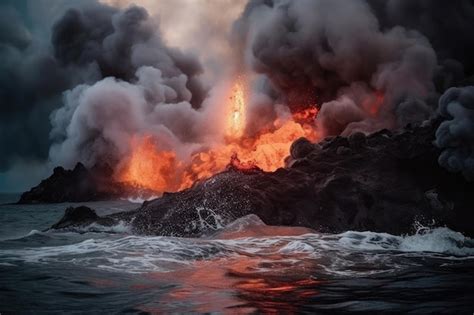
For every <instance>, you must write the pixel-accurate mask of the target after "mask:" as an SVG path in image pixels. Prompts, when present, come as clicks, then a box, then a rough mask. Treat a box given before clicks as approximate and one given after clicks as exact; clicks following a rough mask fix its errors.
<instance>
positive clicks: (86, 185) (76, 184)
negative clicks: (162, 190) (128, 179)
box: [18, 163, 153, 204]
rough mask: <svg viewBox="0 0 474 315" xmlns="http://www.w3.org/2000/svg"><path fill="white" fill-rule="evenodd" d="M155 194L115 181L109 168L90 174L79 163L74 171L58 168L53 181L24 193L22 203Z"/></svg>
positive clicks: (109, 198)
mask: <svg viewBox="0 0 474 315" xmlns="http://www.w3.org/2000/svg"><path fill="white" fill-rule="evenodd" d="M152 194H153V192H150V191H149V190H146V189H139V188H137V187H133V186H129V185H127V184H124V183H119V182H116V181H113V180H112V170H111V168H110V167H108V166H100V167H99V166H96V167H94V168H92V169H90V170H88V169H87V168H86V167H85V166H84V165H83V164H82V163H77V164H76V166H75V167H74V169H72V170H65V169H64V168H62V167H56V168H55V169H54V171H53V174H52V175H51V176H50V177H48V178H47V179H45V180H43V181H41V183H40V184H39V185H38V186H36V187H33V188H32V189H31V190H30V191H27V192H25V193H23V194H22V195H21V197H20V200H19V201H18V203H20V204H33V203H59V202H85V201H97V200H111V199H117V198H120V197H123V196H127V195H145V196H146V195H152Z"/></svg>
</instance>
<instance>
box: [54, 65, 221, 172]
mask: <svg viewBox="0 0 474 315" xmlns="http://www.w3.org/2000/svg"><path fill="white" fill-rule="evenodd" d="M186 84H187V77H186V76H185V75H184V74H180V75H179V76H176V77H172V78H167V77H164V74H163V72H162V71H161V70H160V69H157V68H154V67H151V66H143V67H141V68H139V69H138V70H137V72H136V79H134V80H132V82H126V81H123V80H119V79H116V78H112V77H109V78H105V79H103V80H101V81H99V82H97V83H95V84H94V85H80V86H78V87H76V88H74V89H73V90H71V91H68V92H67V93H66V95H65V105H64V107H62V108H60V109H59V110H57V111H55V112H54V113H53V115H52V117H51V122H52V125H53V130H52V132H51V134H52V136H53V139H54V140H55V142H54V144H53V145H52V147H51V151H50V157H51V160H52V161H53V164H56V165H57V164H61V165H66V166H68V167H72V166H73V165H74V164H75V163H76V162H77V161H82V162H83V163H85V164H86V165H87V166H93V165H96V164H97V163H109V164H112V165H114V164H115V163H118V162H120V159H121V158H123V157H125V156H128V155H129V153H130V152H129V150H130V142H131V141H132V139H133V138H134V137H140V136H151V137H153V139H154V140H155V142H156V143H158V144H159V149H161V150H173V151H174V152H176V153H178V155H179V156H180V157H183V159H184V158H185V157H186V156H189V155H190V153H191V151H192V150H194V149H196V143H202V142H204V138H205V137H206V136H209V137H211V136H212V135H216V134H218V132H217V130H219V129H220V128H219V127H220V126H218V125H217V124H216V125H214V126H213V125H209V124H208V121H207V119H212V115H213V114H215V113H217V111H216V110H214V109H212V107H209V106H206V108H207V109H208V111H206V110H199V111H198V110H195V109H194V108H192V105H191V103H190V99H191V93H190V91H189V90H188V89H187V87H186ZM209 110H211V112H209ZM206 141H210V139H206Z"/></svg>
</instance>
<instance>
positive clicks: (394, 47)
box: [0, 0, 474, 178]
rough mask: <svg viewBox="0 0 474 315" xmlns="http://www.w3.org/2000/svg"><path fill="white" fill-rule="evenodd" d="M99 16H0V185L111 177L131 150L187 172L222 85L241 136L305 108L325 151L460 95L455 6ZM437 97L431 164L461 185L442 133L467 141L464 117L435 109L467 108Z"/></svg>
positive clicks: (278, 6) (384, 4) (471, 13)
mask: <svg viewBox="0 0 474 315" xmlns="http://www.w3.org/2000/svg"><path fill="white" fill-rule="evenodd" d="M101 2H108V3H109V4H104V3H101ZM101 2H97V1H96V0H85V1H80V2H65V1H59V0H37V1H27V2H25V5H19V4H18V3H20V2H18V1H7V0H5V1H4V2H2V4H0V58H2V63H1V65H0V148H1V149H2V152H1V153H2V154H0V172H4V171H5V170H7V169H12V168H11V167H12V164H14V163H17V164H18V165H20V164H21V165H25V164H28V163H30V162H32V161H35V163H31V165H42V163H44V162H45V161H46V160H50V161H51V162H52V163H51V165H57V164H60V165H64V166H72V164H74V163H75V162H76V161H82V162H84V163H86V164H87V165H93V164H95V163H98V162H100V161H104V160H105V161H110V162H111V163H114V162H116V160H117V159H119V157H120V156H121V155H123V154H125V153H126V151H127V150H128V149H129V142H130V140H131V139H132V138H133V137H134V136H135V135H144V134H148V135H152V136H153V137H154V138H155V139H156V140H157V143H158V142H159V145H160V146H161V147H162V149H164V150H167V149H172V150H173V151H175V152H176V153H177V154H178V155H182V156H183V157H186V156H189V152H191V151H194V150H196V149H199V147H201V146H203V145H205V144H206V143H209V142H212V141H218V139H217V140H216V138H219V136H220V134H219V131H221V129H222V128H219V127H220V126H218V123H219V119H217V118H215V117H218V115H219V111H220V110H222V108H219V104H218V103H219V102H215V101H214V99H213V98H215V99H219V100H222V99H226V97H225V96H224V95H217V94H214V95H213V93H220V89H219V87H220V86H219V85H218V84H216V82H218V83H222V85H225V84H226V82H227V81H228V80H231V79H232V78H231V77H230V76H229V73H231V74H232V75H234V74H235V70H239V71H242V72H243V73H245V74H246V78H247V79H248V81H251V83H252V86H251V89H250V91H249V92H251V93H250V95H249V106H248V113H247V114H248V117H247V134H252V133H258V132H259V130H260V129H265V128H267V129H271V127H272V124H273V122H274V120H275V118H276V117H279V116H280V115H281V113H285V115H287V116H288V115H289V114H288V110H287V106H288V107H289V108H290V109H291V110H292V111H295V110H297V109H300V108H304V107H307V106H312V105H315V104H316V105H317V106H318V107H319V108H320V111H319V114H318V116H317V119H316V126H317V128H319V129H320V131H321V133H323V134H326V135H336V134H342V135H349V134H351V133H354V132H356V131H362V132H366V133H367V132H371V131H375V130H378V129H381V128H392V129H393V128H398V127H402V126H404V125H406V124H407V123H413V122H420V121H423V120H425V119H427V118H429V117H430V116H431V115H433V113H434V112H435V108H436V106H437V103H438V98H439V95H441V94H442V93H443V92H444V91H445V90H446V89H447V88H449V87H452V86H466V85H472V84H473V83H472V82H473V78H474V76H473V74H474V61H473V60H472V55H473V53H474V42H473V41H472V40H470V36H471V34H472V33H473V32H474V24H472V22H471V21H472V20H473V17H474V4H473V3H472V1H469V0H459V1H455V2H448V1H443V0H431V1H429V0H416V1H415V0H414V1H404V0H389V1H385V0H353V1H345V0H298V1H290V0H250V1H248V2H247V4H246V6H245V7H244V1H243V0H242V1H230V0H226V1H219V4H216V5H213V4H212V3H211V2H205V3H201V2H198V1H196V2H192V1H191V2H188V1H185V0H177V1H166V0H163V1H151V0H139V1H138V2H139V3H143V4H146V6H147V7H149V8H150V9H151V10H150V11H147V10H145V9H143V8H141V7H138V6H134V5H132V6H130V5H129V3H128V2H129V1H127V0H108V1H105V0H103V1H101ZM111 4H113V5H111ZM227 6H229V8H230V9H229V10H227V11H226V12H225V13H224V12H223V11H224V8H225V7H227ZM242 10H243V12H242V14H241V16H240V18H238V19H237V21H235V23H234V24H233V27H232V30H231V31H232V34H231V36H229V26H230V25H231V24H232V19H234V18H235V17H236V16H237V15H238V13H239V12H240V11H242ZM32 12H33V13H34V14H33V13H32ZM189 15H192V18H189V19H188V18H186V17H187V16H189ZM183 19H184V20H185V21H183ZM211 21H213V24H212V25H211ZM160 26H161V28H162V27H165V30H164V31H163V34H162V33H161V31H160ZM194 29H199V32H196V31H193V32H191V31H190V30H194ZM162 30H163V29H162ZM228 40H229V41H228ZM170 43H171V45H170ZM229 43H230V46H229ZM175 46H177V47H179V48H183V47H184V49H182V50H181V49H178V48H175ZM189 51H192V52H193V54H190V52H189ZM199 60H200V61H203V62H200V61H199ZM232 71H234V73H233V72H232ZM209 73H211V75H209ZM211 77H212V79H213V80H212V81H208V79H209V78H211ZM216 85H217V88H214V89H212V90H211V89H210V88H211V87H215V86H216ZM223 90H225V89H223ZM65 91H66V92H65ZM211 91H212V92H211ZM452 91H454V90H450V91H449V92H447V94H446V95H445V96H444V97H443V98H442V99H441V101H440V112H441V113H442V114H443V115H445V116H446V117H447V118H448V120H447V121H446V122H445V123H443V125H442V127H441V128H440V130H439V131H438V140H437V144H438V145H439V146H440V147H442V148H444V149H445V151H444V153H443V155H442V157H441V158H440V163H441V164H442V165H444V166H446V167H448V168H449V169H452V170H457V171H463V172H464V174H465V175H466V174H467V175H466V176H467V177H470V176H472V175H469V174H472V171H470V170H469V169H470V166H469V165H471V164H470V163H471V162H470V161H471V160H470V159H472V146H471V147H469V146H468V145H467V144H468V143H470V142H469V141H471V140H469V141H467V140H466V141H464V140H462V141H461V140H460V139H466V137H468V136H467V135H462V136H460V135H461V134H463V132H461V131H456V130H468V127H467V126H469V124H468V123H466V122H465V119H466V117H468V116H469V115H467V113H470V112H469V110H470V109H469V108H470V107H469V106H470V105H469V106H468V105H467V104H470V103H469V102H470V101H469V102H468V101H465V99H468V97H467V96H462V97H461V96H459V97H458V96H456V97H454V96H450V95H454V94H456V93H457V94H456V95H469V94H471V93H472V92H470V91H471V90H470V88H469V89H467V88H466V89H465V90H461V91H463V92H459V91H458V90H455V91H458V92H456V93H455V92H452ZM448 96H449V97H448ZM447 100H449V102H448V101H447ZM443 104H445V105H443ZM450 104H451V105H450ZM453 104H454V105H453ZM221 105H222V104H221ZM221 107H222V106H221ZM443 108H444V109H443ZM453 108H454V109H453ZM461 112H462V113H463V114H464V117H463V116H462V115H461V114H460V113H461ZM469 117H470V116H469ZM460 126H463V127H462V128H461V127H460ZM469 139H470V138H469ZM460 143H461V144H462V145H460ZM466 148H468V149H466ZM14 169H19V168H18V167H14ZM9 174H10V173H9ZM0 177H1V173H0ZM9 178H10V175H9Z"/></svg>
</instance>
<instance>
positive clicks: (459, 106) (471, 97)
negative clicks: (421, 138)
mask: <svg viewBox="0 0 474 315" xmlns="http://www.w3.org/2000/svg"><path fill="white" fill-rule="evenodd" d="M439 113H440V114H441V116H442V117H444V118H445V121H443V122H442V123H441V125H440V126H439V128H438V130H437V131H436V141H435V143H436V145H437V146H438V147H439V148H441V149H443V151H442V153H441V155H440V157H439V163H440V165H441V166H443V167H445V168H447V169H448V170H450V171H452V172H461V173H462V174H463V175H464V177H465V178H466V179H468V180H474V86H469V87H464V88H451V89H449V90H447V91H446V93H444V94H443V96H442V97H441V98H440V100H439Z"/></svg>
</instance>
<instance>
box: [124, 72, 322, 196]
mask: <svg viewBox="0 0 474 315" xmlns="http://www.w3.org/2000/svg"><path fill="white" fill-rule="evenodd" d="M228 106H229V110H228V112H227V124H226V126H225V130H224V134H225V137H224V140H223V142H222V143H221V144H219V145H214V146H213V147H211V148H206V149H202V150H200V151H198V152H195V153H194V154H192V156H191V157H190V158H189V159H187V160H186V161H184V160H183V161H181V160H179V159H178V158H177V156H176V154H175V153H174V152H172V151H165V150H160V148H159V144H157V143H155V142H154V141H153V139H152V137H150V136H144V137H142V138H141V139H138V138H136V139H132V142H131V144H130V145H131V148H132V153H131V156H130V157H129V158H128V159H127V162H126V166H125V168H124V171H122V172H121V173H120V176H119V180H120V181H125V182H129V183H132V184H133V185H136V186H140V187H144V188H148V189H152V190H155V191H157V192H164V191H170V192H172V191H178V190H182V189H186V188H189V187H191V186H192V185H193V184H194V183H195V182H196V181H198V180H202V179H205V178H209V177H210V176H212V175H214V174H216V173H219V172H221V171H223V170H225V168H226V167H227V166H228V165H229V164H231V165H232V166H234V167H235V168H238V169H242V170H251V169H261V170H263V171H268V172H270V171H275V170H276V169H278V168H280V167H283V166H284V165H285V158H286V157H287V156H288V155H289V149H290V146H291V144H292V143H293V141H295V140H296V139H298V138H300V137H306V138H308V139H309V140H311V141H316V140H318V139H319V138H320V136H319V135H318V133H317V132H316V130H315V128H314V118H315V117H316V115H317V112H318V111H317V108H316V107H311V108H308V109H305V110H303V111H300V112H297V113H294V114H293V115H292V116H290V117H287V118H285V119H283V118H279V119H276V120H275V121H274V122H273V126H272V128H270V129H268V130H264V131H261V132H260V133H258V134H257V135H255V136H253V137H249V136H246V135H245V128H246V95H245V86H244V84H243V83H242V81H241V80H238V82H237V83H236V84H235V85H234V87H233V89H232V96H231V97H230V102H229V105H228Z"/></svg>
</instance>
